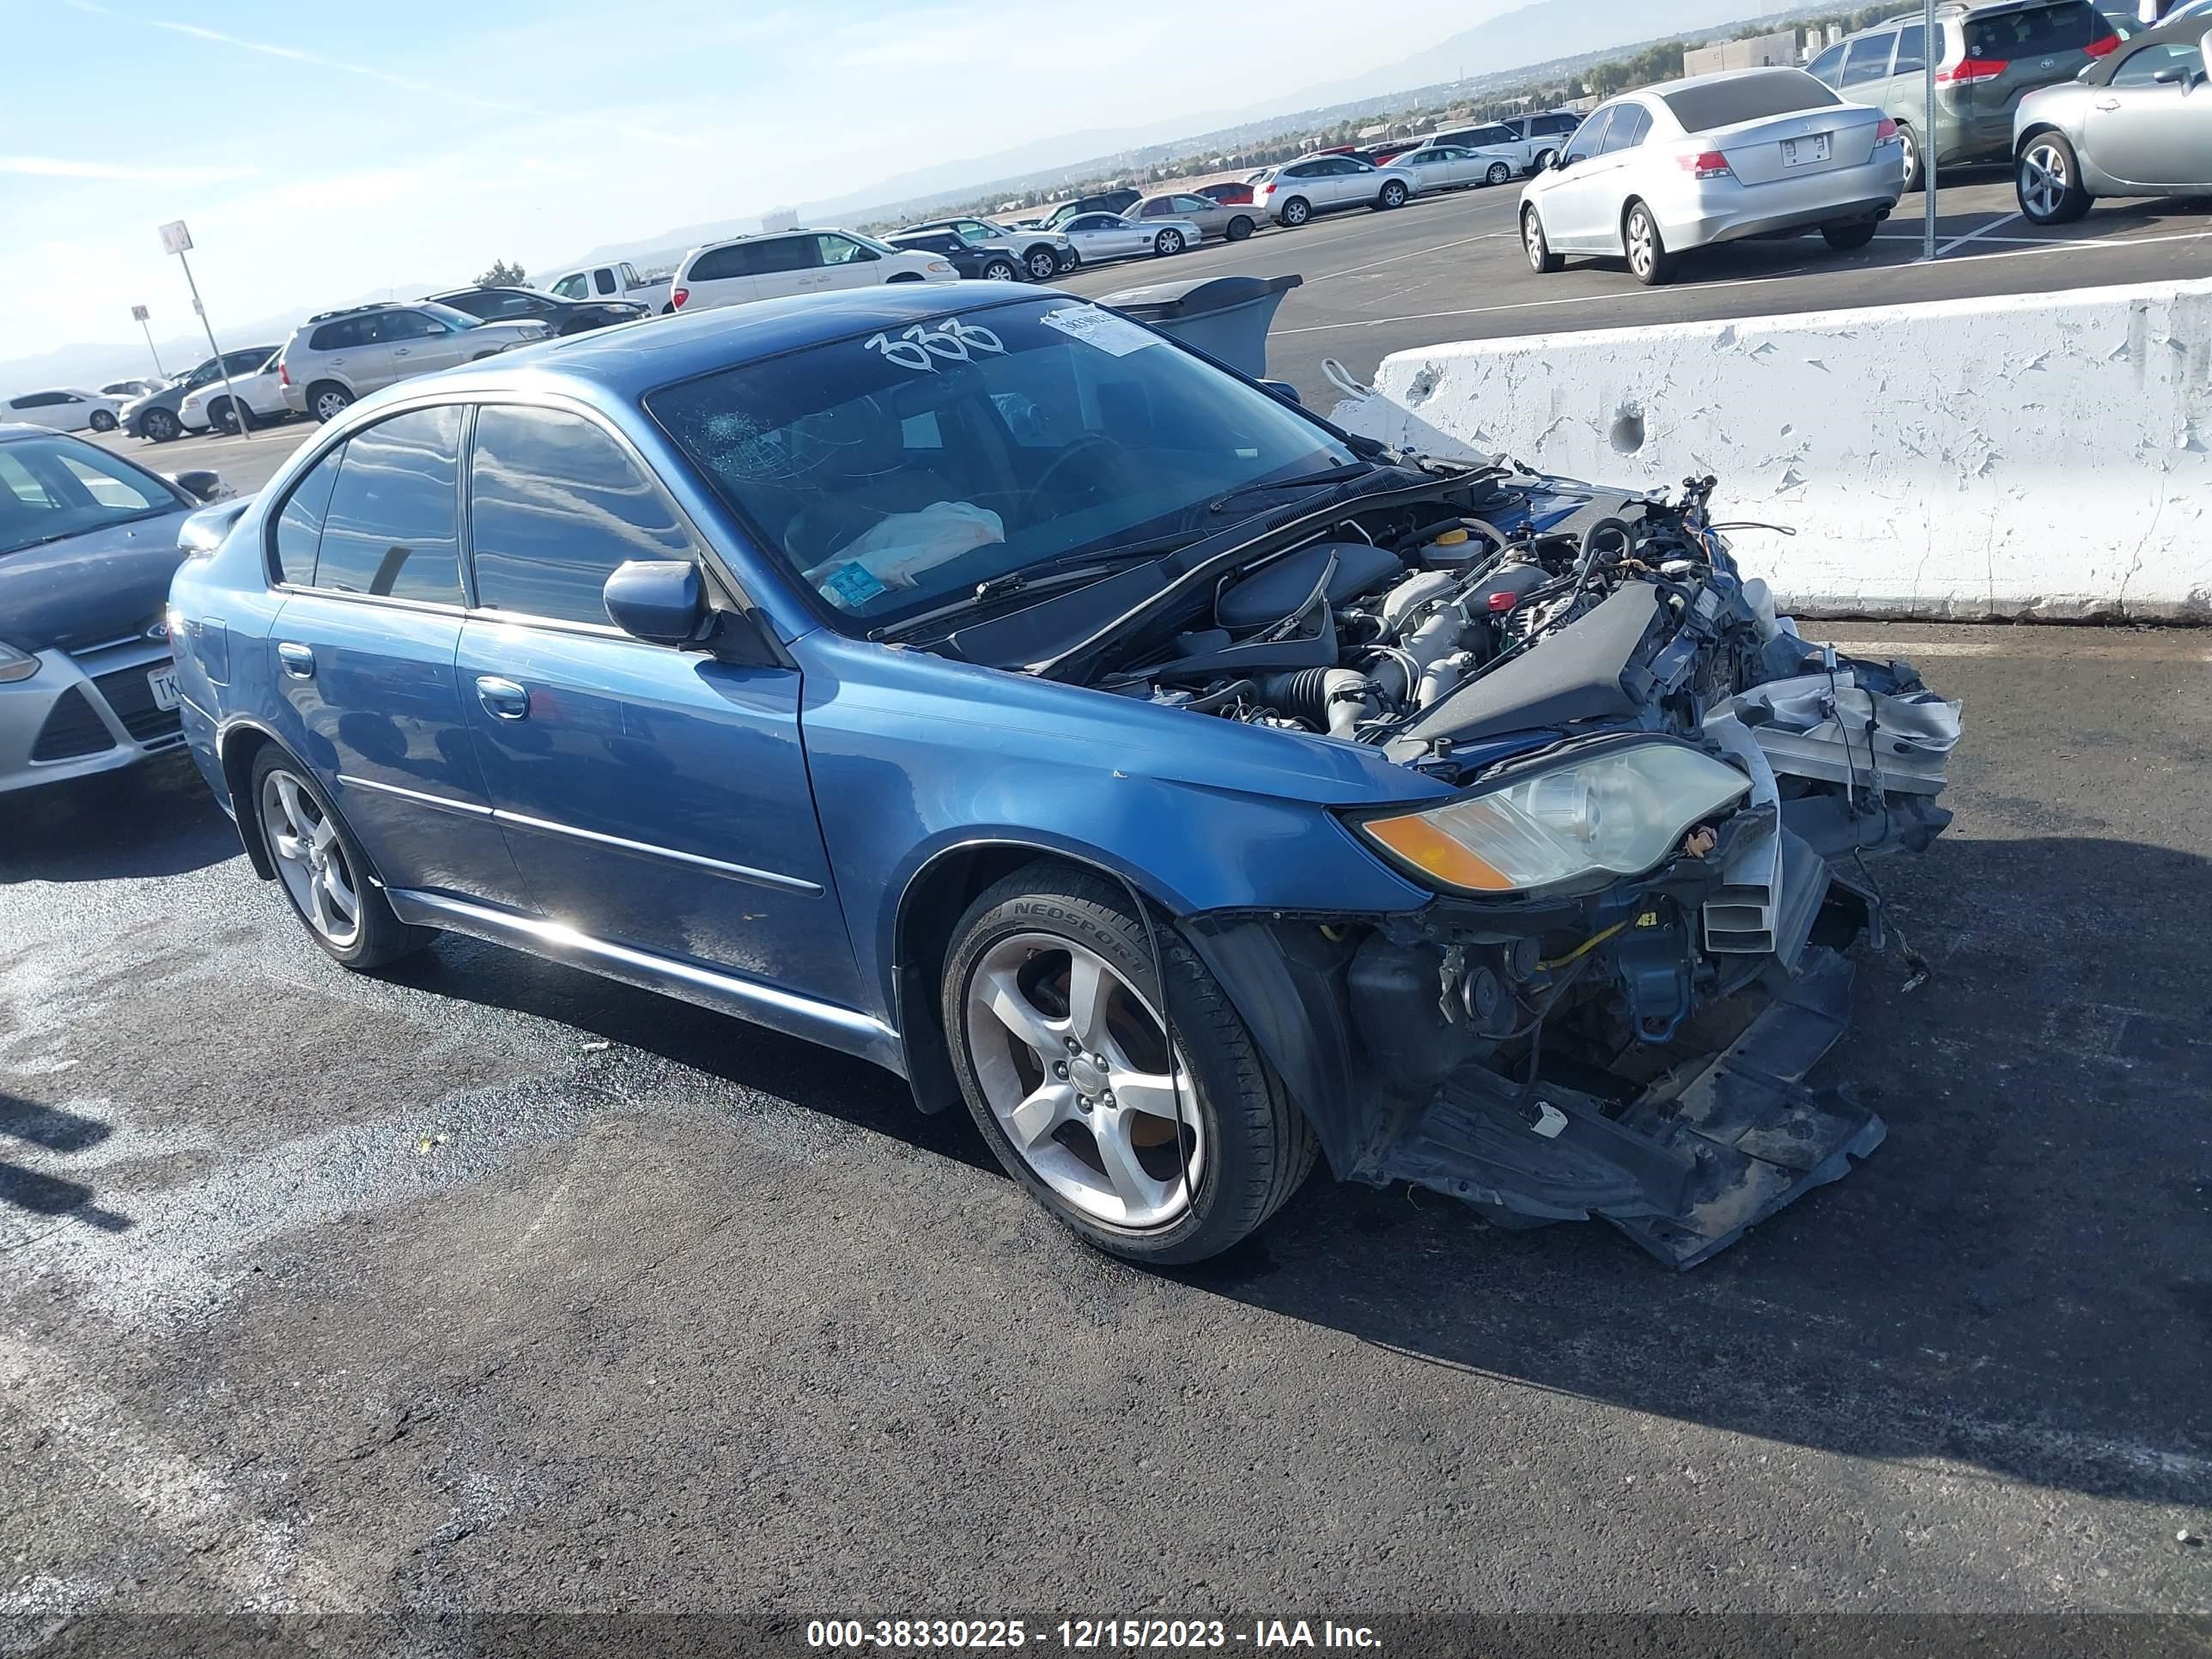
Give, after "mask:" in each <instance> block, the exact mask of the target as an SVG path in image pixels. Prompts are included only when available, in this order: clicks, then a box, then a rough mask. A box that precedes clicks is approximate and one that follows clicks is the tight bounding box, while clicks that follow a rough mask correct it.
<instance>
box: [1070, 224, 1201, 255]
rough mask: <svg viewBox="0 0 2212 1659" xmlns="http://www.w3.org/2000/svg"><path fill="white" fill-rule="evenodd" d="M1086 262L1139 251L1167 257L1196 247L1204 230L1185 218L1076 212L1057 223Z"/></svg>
mask: <svg viewBox="0 0 2212 1659" xmlns="http://www.w3.org/2000/svg"><path fill="white" fill-rule="evenodd" d="M1060 232H1061V234H1063V235H1065V236H1066V238H1067V240H1069V241H1071V242H1073V243H1074V244H1075V251H1076V252H1078V253H1079V254H1081V255H1082V256H1083V263H1084V264H1087V265H1097V264H1105V263H1106V262H1107V261H1108V260H1109V259H1133V258H1136V257H1137V256H1139V254H1146V253H1149V254H1152V255H1155V256H1157V257H1158V258H1170V257H1172V256H1173V255H1175V254H1177V253H1181V252H1182V251H1183V250H1184V249H1185V248H1188V247H1196V246H1198V245H1199V243H1200V242H1201V241H1203V240H1205V233H1204V232H1202V231H1201V230H1200V229H1199V228H1198V226H1197V224H1196V223H1195V222H1194V221H1192V220H1189V219H1146V220H1141V221H1140V220H1136V219H1125V218H1123V217H1122V216H1121V215H1120V214H1118V213H1079V214H1078V215H1077V216H1075V217H1074V218H1073V219H1070V220H1069V221H1068V222H1066V224H1064V225H1062V226H1061V227H1060Z"/></svg>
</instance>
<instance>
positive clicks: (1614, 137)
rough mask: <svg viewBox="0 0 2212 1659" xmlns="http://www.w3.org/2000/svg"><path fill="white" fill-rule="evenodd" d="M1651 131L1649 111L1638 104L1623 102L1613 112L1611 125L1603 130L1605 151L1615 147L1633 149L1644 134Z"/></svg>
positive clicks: (1609, 153)
mask: <svg viewBox="0 0 2212 1659" xmlns="http://www.w3.org/2000/svg"><path fill="white" fill-rule="evenodd" d="M1649 131H1651V112H1650V111H1649V110H1647V109H1645V108H1644V106H1642V105H1640V104H1623V105H1622V106H1620V108H1619V109H1617V110H1615V111H1613V125H1611V126H1609V127H1607V129H1606V131H1605V153H1606V154H1607V155H1612V154H1613V151H1615V150H1617V149H1635V148H1636V147H1637V146H1638V144H1640V143H1643V142H1644V134H1645V133H1647V132H1649Z"/></svg>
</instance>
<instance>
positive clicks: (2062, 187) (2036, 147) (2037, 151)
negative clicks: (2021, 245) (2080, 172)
mask: <svg viewBox="0 0 2212 1659" xmlns="http://www.w3.org/2000/svg"><path fill="white" fill-rule="evenodd" d="M2072 185H2073V180H2072V179H2069V177H2068V176H2067V172H2066V157H2065V155H2063V153H2061V151H2060V150H2059V149H2058V147H2057V145H2056V144H2052V143H2039V144H2031V145H2029V146H2028V151H2027V155H2024V156H2022V157H2021V163H2020V199H2021V205H2022V206H2023V207H2025V208H2027V212H2028V216H2029V217H2030V218H2032V219H2036V220H2045V219H2053V218H2056V217H2057V215H2058V211H2059V209H2060V208H2061V207H2062V206H2063V204H2065V201H2066V194H2067V191H2069V189H2070V188H2071V187H2072Z"/></svg>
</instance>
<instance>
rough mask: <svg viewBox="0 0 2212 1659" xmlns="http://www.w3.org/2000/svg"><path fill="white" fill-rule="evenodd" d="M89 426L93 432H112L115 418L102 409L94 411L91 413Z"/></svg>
mask: <svg viewBox="0 0 2212 1659" xmlns="http://www.w3.org/2000/svg"><path fill="white" fill-rule="evenodd" d="M91 424H92V429H93V430H94V432H112V431H114V430H115V416H112V415H111V414H109V413H108V412H107V411H106V410H104V409H95V410H93V411H92V422H91Z"/></svg>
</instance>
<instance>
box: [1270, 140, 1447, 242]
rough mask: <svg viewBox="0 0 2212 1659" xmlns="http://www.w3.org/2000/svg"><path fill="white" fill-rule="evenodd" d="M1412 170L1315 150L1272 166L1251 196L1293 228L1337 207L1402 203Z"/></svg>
mask: <svg viewBox="0 0 2212 1659" xmlns="http://www.w3.org/2000/svg"><path fill="white" fill-rule="evenodd" d="M1252 199H1253V201H1254V202H1255V203H1256V204H1258V205H1259V206H1260V207H1261V208H1262V209H1264V210H1266V211H1267V216H1268V217H1270V218H1271V219H1273V221H1274V222H1276V223H1277V224H1279V225H1282V226H1285V227H1286V228H1290V229H1292V230H1295V229H1297V228H1298V227H1299V226H1300V225H1302V224H1304V223H1305V222H1306V221H1307V220H1309V219H1310V218H1312V217H1313V216H1315V215H1316V214H1317V213H1334V212H1335V211H1337V210H1339V209H1341V208H1355V207H1364V208H1373V209H1375V210H1377V211H1378V212H1379V211H1381V210H1384V209H1388V208H1401V207H1403V206H1405V205H1406V204H1407V202H1409V201H1411V200H1412V199H1413V174H1412V173H1408V172H1407V171H1406V170H1405V169H1404V168H1403V167H1396V166H1392V167H1375V166H1372V165H1370V163H1368V162H1365V161H1360V160H1358V158H1357V157H1355V156H1351V155H1316V156H1309V157H1306V158H1304V159H1302V160H1299V161H1286V162H1285V163H1284V164H1283V165H1282V166H1281V167H1270V168H1268V169H1267V173H1266V176H1265V177H1264V178H1262V179H1260V180H1259V181H1257V182H1256V183H1255V185H1254V187H1253V191H1252Z"/></svg>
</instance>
